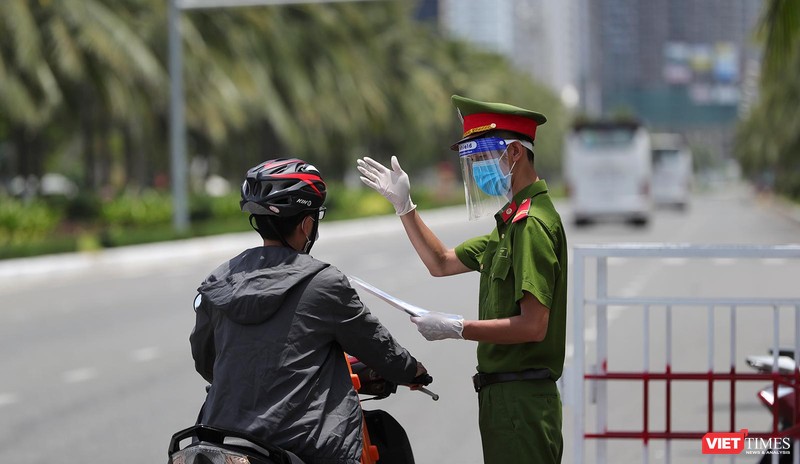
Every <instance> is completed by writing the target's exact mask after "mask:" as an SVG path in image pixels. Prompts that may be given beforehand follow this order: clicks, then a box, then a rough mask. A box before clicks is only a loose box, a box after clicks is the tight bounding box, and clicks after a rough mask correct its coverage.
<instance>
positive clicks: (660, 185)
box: [650, 134, 692, 209]
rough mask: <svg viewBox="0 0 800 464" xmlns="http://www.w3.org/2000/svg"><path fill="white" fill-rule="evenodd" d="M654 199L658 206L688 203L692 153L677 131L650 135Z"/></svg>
mask: <svg viewBox="0 0 800 464" xmlns="http://www.w3.org/2000/svg"><path fill="white" fill-rule="evenodd" d="M650 145H651V148H652V150H653V155H652V156H653V202H654V203H655V204H656V205H658V206H677V207H678V208H681V209H684V208H686V207H687V206H688V205H689V195H690V193H691V189H692V152H691V150H689V147H688V146H687V145H686V143H685V142H684V140H683V137H682V136H681V135H679V134H653V135H652V136H651V143H650Z"/></svg>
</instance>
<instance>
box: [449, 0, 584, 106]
mask: <svg viewBox="0 0 800 464" xmlns="http://www.w3.org/2000/svg"><path fill="white" fill-rule="evenodd" d="M580 1H583V0H558V1H554V0H440V1H439V13H440V22H441V24H442V25H443V26H444V28H445V30H447V31H449V32H450V33H451V34H453V35H454V36H456V37H460V38H462V39H464V40H467V41H470V42H472V43H475V44H478V45H480V46H482V47H484V48H486V49H488V50H491V51H494V52H498V53H501V54H503V55H506V56H507V57H508V58H509V59H510V60H511V62H512V63H514V64H515V65H516V66H517V67H518V68H519V69H520V70H522V71H527V72H528V73H530V75H531V76H533V77H534V78H536V79H537V80H539V81H541V82H542V83H544V84H545V85H547V86H548V87H550V88H551V89H552V90H553V91H554V92H555V93H556V94H558V95H561V96H562V98H563V99H564V101H565V102H566V103H567V104H577V102H578V92H577V88H578V73H579V68H580V33H579V30H580V27H579V2H580Z"/></svg>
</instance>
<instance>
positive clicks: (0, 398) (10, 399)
mask: <svg viewBox="0 0 800 464" xmlns="http://www.w3.org/2000/svg"><path fill="white" fill-rule="evenodd" d="M18 401H19V398H17V395H15V394H13V393H0V408H2V407H3V406H8V405H10V404H14V403H16V402H18Z"/></svg>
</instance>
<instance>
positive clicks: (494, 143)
mask: <svg viewBox="0 0 800 464" xmlns="http://www.w3.org/2000/svg"><path fill="white" fill-rule="evenodd" d="M511 142H513V140H504V139H501V138H496V137H486V138H480V139H475V140H467V141H465V142H462V143H460V144H458V154H459V157H460V159H461V174H462V177H463V179H464V195H465V197H466V202H467V214H468V215H469V219H470V220H471V221H472V220H476V219H480V218H482V217H485V216H493V215H494V214H495V213H496V212H497V211H499V210H500V209H501V208H502V207H503V206H505V204H506V203H507V202H508V200H509V198H510V196H511V172H510V169H509V166H508V159H507V156H504V155H505V153H506V147H507V146H508V144H509V143H511Z"/></svg>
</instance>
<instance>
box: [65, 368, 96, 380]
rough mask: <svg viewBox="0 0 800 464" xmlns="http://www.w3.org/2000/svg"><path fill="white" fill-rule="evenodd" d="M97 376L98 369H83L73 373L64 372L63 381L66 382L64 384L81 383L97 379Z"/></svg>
mask: <svg viewBox="0 0 800 464" xmlns="http://www.w3.org/2000/svg"><path fill="white" fill-rule="evenodd" d="M97 375H98V372H97V369H95V368H93V367H81V368H79V369H73V370H71V371H67V372H64V373H63V374H62V376H61V379H62V380H63V381H64V383H80V382H85V381H87V380H91V379H93V378H95V377H97Z"/></svg>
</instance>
